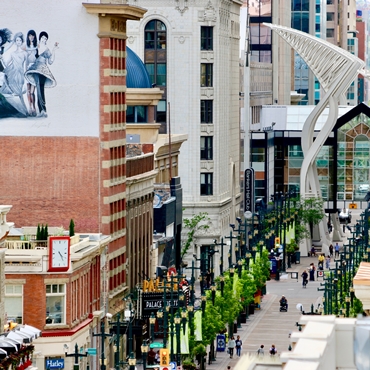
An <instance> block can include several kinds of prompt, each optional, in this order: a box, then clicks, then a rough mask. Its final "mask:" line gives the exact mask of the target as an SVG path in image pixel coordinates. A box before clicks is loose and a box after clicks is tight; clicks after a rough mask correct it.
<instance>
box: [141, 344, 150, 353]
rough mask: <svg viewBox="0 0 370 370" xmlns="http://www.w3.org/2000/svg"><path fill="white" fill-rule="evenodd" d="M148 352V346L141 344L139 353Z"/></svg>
mask: <svg viewBox="0 0 370 370" xmlns="http://www.w3.org/2000/svg"><path fill="white" fill-rule="evenodd" d="M148 351H149V346H148V344H147V343H146V342H143V344H142V345H141V352H142V353H148Z"/></svg>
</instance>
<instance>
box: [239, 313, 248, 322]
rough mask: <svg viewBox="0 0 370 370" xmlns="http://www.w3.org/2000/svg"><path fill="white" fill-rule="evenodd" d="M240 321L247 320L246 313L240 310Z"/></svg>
mask: <svg viewBox="0 0 370 370" xmlns="http://www.w3.org/2000/svg"><path fill="white" fill-rule="evenodd" d="M240 322H241V323H242V324H246V322H247V314H246V313H245V312H242V313H241V314H240Z"/></svg>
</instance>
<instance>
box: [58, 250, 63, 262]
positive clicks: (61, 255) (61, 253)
mask: <svg viewBox="0 0 370 370" xmlns="http://www.w3.org/2000/svg"><path fill="white" fill-rule="evenodd" d="M58 253H59V255H60V257H62V260H64V257H63V256H62V253H60V252H58Z"/></svg>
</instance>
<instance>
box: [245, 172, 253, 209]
mask: <svg viewBox="0 0 370 370" xmlns="http://www.w3.org/2000/svg"><path fill="white" fill-rule="evenodd" d="M244 212H252V213H254V169H253V168H247V169H246V170H245V171H244Z"/></svg>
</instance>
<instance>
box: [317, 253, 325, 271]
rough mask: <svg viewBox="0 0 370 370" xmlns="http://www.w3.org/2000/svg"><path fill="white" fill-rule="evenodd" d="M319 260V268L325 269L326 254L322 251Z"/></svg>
mask: <svg viewBox="0 0 370 370" xmlns="http://www.w3.org/2000/svg"><path fill="white" fill-rule="evenodd" d="M318 260H319V263H318V267H319V270H324V262H325V254H324V253H321V254H320V255H319V258H318Z"/></svg>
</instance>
